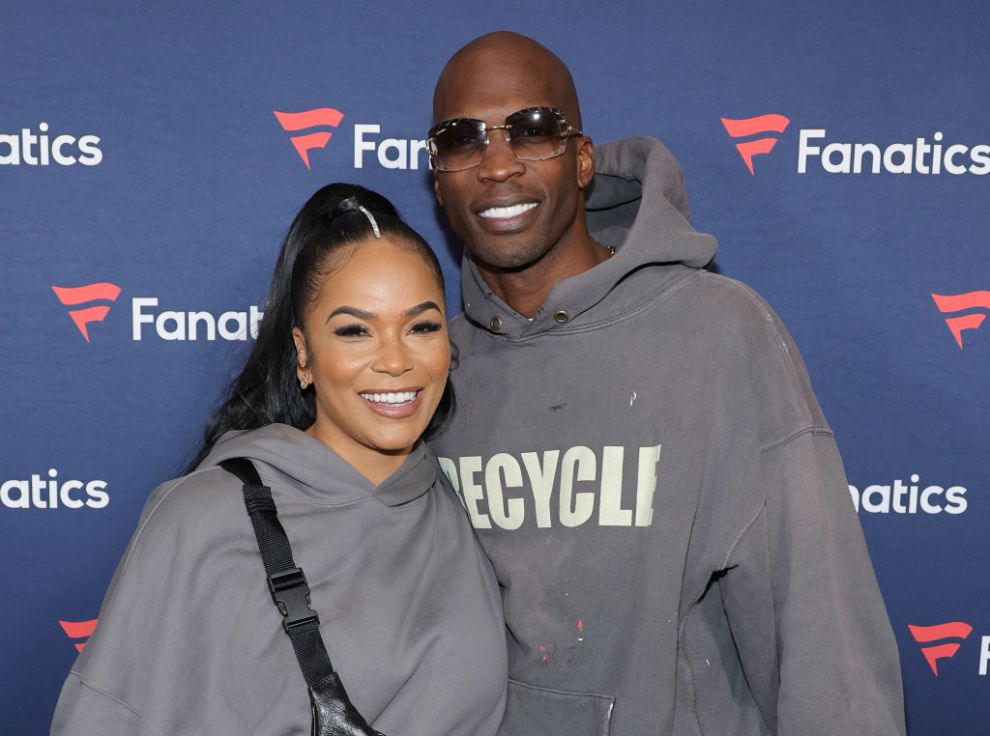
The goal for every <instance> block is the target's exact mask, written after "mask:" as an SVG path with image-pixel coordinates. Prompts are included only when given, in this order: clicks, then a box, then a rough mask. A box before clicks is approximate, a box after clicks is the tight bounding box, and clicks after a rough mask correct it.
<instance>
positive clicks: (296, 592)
mask: <svg viewBox="0 0 990 736" xmlns="http://www.w3.org/2000/svg"><path fill="white" fill-rule="evenodd" d="M268 590H269V591H271V594H272V600H273V601H275V605H276V606H278V610H279V612H280V613H281V614H282V627H283V628H284V629H285V631H286V633H289V632H290V630H291V629H294V628H296V627H297V626H302V625H303V624H307V623H309V622H311V621H315V622H316V623H317V624H319V623H320V617H319V616H318V615H317V614H316V611H314V610H313V609H312V608H311V607H310V605H309V585H308V584H307V583H306V574H305V573H304V572H303V571H302V570H301V569H300V568H298V567H292V568H289V569H288V570H283V571H282V572H276V573H272V574H271V575H269V576H268Z"/></svg>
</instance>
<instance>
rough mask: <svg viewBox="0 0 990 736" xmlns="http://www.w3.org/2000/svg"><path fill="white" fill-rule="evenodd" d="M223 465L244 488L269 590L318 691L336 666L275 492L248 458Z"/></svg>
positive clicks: (304, 669)
mask: <svg viewBox="0 0 990 736" xmlns="http://www.w3.org/2000/svg"><path fill="white" fill-rule="evenodd" d="M220 467H222V468H223V469H224V470H226V471H227V472H229V473H233V474H234V475H236V476H237V477H238V478H240V479H241V482H242V483H243V484H244V489H243V490H244V503H245V505H246V506H247V512H248V515H249V516H250V517H251V526H253V527H254V536H255V538H256V539H257V540H258V548H259V549H260V550H261V560H262V562H264V564H265V572H266V573H267V575H268V590H269V592H270V593H271V594H272V600H273V601H274V602H275V605H276V606H277V607H278V610H279V613H281V614H282V628H284V629H285V633H287V634H288V635H289V639H290V640H291V641H292V648H293V649H294V650H295V652H296V659H297V660H299V667H300V668H301V669H302V673H303V677H304V678H305V679H306V684H307V685H308V686H309V687H310V688H315V687H318V686H319V685H320V683H321V682H323V681H325V680H326V679H328V678H330V677H333V676H334V675H335V673H334V670H333V664H332V663H331V662H330V655H329V654H327V648H326V645H324V643H323V637H322V636H320V617H319V616H318V615H317V613H316V611H314V610H313V609H312V608H311V607H310V599H309V585H308V583H307V582H306V575H305V573H303V571H302V569H300V568H299V567H297V566H296V563H295V561H294V560H293V559H292V547H291V546H290V545H289V538H288V537H287V536H286V534H285V529H283V528H282V523H281V522H280V521H279V520H278V509H277V508H276V507H275V501H274V499H272V491H271V489H270V488H269V487H268V486H266V485H264V484H262V482H261V477H260V476H259V475H258V471H257V470H256V469H255V467H254V465H253V464H252V463H251V461H250V460H248V459H246V458H243V457H238V458H232V459H230V460H224V461H223V462H221V463H220Z"/></svg>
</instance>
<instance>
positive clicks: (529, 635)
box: [434, 138, 904, 736]
mask: <svg viewBox="0 0 990 736" xmlns="http://www.w3.org/2000/svg"><path fill="white" fill-rule="evenodd" d="M596 167H597V174H596V176H595V179H594V182H593V185H592V188H591V191H590V193H589V196H588V197H587V211H588V220H589V226H590V228H591V230H592V232H593V234H594V235H595V237H596V238H597V239H598V241H599V242H601V243H604V244H607V245H614V246H615V247H616V249H617V252H616V253H615V255H614V256H613V257H612V258H611V259H609V260H607V261H605V262H604V263H602V264H600V265H598V266H596V267H595V268H593V269H591V270H590V271H587V272H585V273H582V274H580V275H578V276H576V277H573V278H570V279H567V280H565V281H562V282H561V283H559V284H557V285H556V286H555V287H554V289H553V291H552V292H551V293H550V296H549V297H548V299H547V301H546V303H545V304H544V305H543V307H542V308H541V309H540V310H539V312H538V313H537V314H536V316H535V318H534V319H532V320H529V319H527V318H525V317H523V316H522V315H520V314H517V313H516V312H514V311H513V310H512V309H511V308H510V307H509V306H508V305H507V304H505V303H504V302H502V301H501V300H500V299H499V298H498V297H497V296H495V295H494V294H493V293H492V292H491V290H490V289H488V288H487V286H486V285H485V284H484V282H483V281H482V279H481V277H480V275H479V273H478V270H477V269H476V268H475V266H474V265H473V264H472V263H471V261H470V260H469V259H468V260H466V261H465V263H464V270H463V291H464V302H465V314H464V315H462V316H460V317H458V318H457V319H456V320H455V321H454V323H453V326H452V331H451V334H452V339H453V340H454V342H455V343H456V344H457V345H458V346H459V348H460V364H459V366H458V367H457V369H456V370H455V371H454V373H453V376H454V380H455V382H456V385H457V392H458V399H459V411H458V414H457V416H456V418H455V419H454V421H453V422H452V423H451V425H450V426H449V429H448V431H447V432H446V433H444V434H443V435H442V436H441V437H440V438H439V440H438V441H437V442H436V443H435V444H434V449H435V450H436V451H437V454H438V455H439V456H440V462H441V466H442V467H443V468H444V471H445V472H446V473H447V474H448V475H449V476H450V478H451V480H452V482H453V484H454V486H455V488H456V490H457V491H458V492H459V493H460V494H461V496H462V498H463V499H464V503H465V505H466V506H467V508H468V511H469V513H470V515H471V518H472V522H473V524H474V526H475V527H476V529H477V530H478V534H479V538H480V539H481V542H482V545H483V546H484V547H485V549H486V551H487V552H488V554H489V556H490V557H491V559H492V560H493V562H494V564H495V570H496V574H497V575H498V578H499V581H500V582H501V584H502V585H503V586H504V589H503V603H504V607H505V618H506V624H507V626H508V630H509V673H510V677H511V678H512V680H513V682H511V683H510V690H509V704H508V710H507V715H506V721H505V724H504V726H503V729H502V733H503V734H506V735H507V736H517V735H518V736H555V735H557V734H560V735H561V736H564V735H565V734H566V735H567V736H592V735H595V736H604V735H605V734H611V736H646V735H647V734H650V735H655V734H676V735H677V736H688V735H691V736H698V735H699V734H704V735H705V736H715V735H719V736H755V735H757V734H759V735H764V734H780V735H781V736H818V735H821V736H825V735H826V734H827V735H828V736H887V735H894V734H903V733H904V716H903V699H902V690H901V679H900V668H899V663H898V655H897V649H896V645H895V642H894V638H893V634H892V632H891V628H890V624H889V621H888V619H887V616H886V612H885V610H884V604H883V601H882V599H881V597H880V593H879V590H878V588H877V583H876V579H875V577H874V573H873V569H872V566H871V564H870V559H869V556H868V553H867V549H866V546H865V544H864V540H863V534H862V531H861V529H860V526H859V523H858V520H857V518H856V514H855V510H854V508H853V504H852V503H851V501H850V498H849V491H848V486H847V483H846V479H845V477H844V473H843V469H842V464H841V461H840V459H839V455H838V452H837V451H836V446H835V442H834V440H833V436H832V432H831V430H830V429H829V427H828V424H827V423H826V421H825V418H824V417H823V416H822V412H821V409H820V408H819V406H818V403H817V401H816V400H815V397H814V394H813V393H812V390H811V386H810V384H809V381H808V376H807V373H806V371H805V368H804V365H803V364H802V362H801V358H800V356H799V354H798V351H797V348H796V347H795V345H794V343H793V342H792V340H791V338H790V336H789V335H788V333H787V331H786V330H785V329H784V327H783V325H782V324H781V323H780V321H779V319H778V318H777V316H776V315H775V314H774V313H773V311H772V310H771V309H770V308H769V307H768V306H767V305H766V303H765V302H764V301H763V300H762V299H760V297H759V296H757V295H756V294H755V293H754V292H753V291H752V290H750V289H749V288H747V287H746V286H744V285H742V284H740V283H738V282H736V281H733V280H731V279H728V278H724V277H722V276H719V275H716V274H714V273H710V272H708V271H706V270H704V268H703V267H704V266H705V265H706V264H707V263H708V262H709V261H710V260H711V258H712V256H713V255H714V252H715V247H716V246H715V241H714V239H713V238H711V237H710V236H707V235H702V234H699V233H697V232H695V231H694V230H693V229H692V228H691V226H690V224H689V222H688V217H689V213H688V206H687V200H686V195H685V192H684V187H683V182H682V177H681V173H680V169H679V167H678V165H677V163H676V161H675V160H674V159H673V157H672V156H671V155H670V153H669V151H668V150H667V149H666V148H665V147H664V146H663V145H662V144H661V143H659V142H658V141H655V140H652V139H648V138H632V139H628V140H624V141H619V142H616V143H612V144H607V145H604V146H601V147H599V148H598V150H597V152H596ZM495 318H497V319H495Z"/></svg>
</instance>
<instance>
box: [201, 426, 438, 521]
mask: <svg viewBox="0 0 990 736" xmlns="http://www.w3.org/2000/svg"><path fill="white" fill-rule="evenodd" d="M234 457H245V458H247V459H248V460H251V461H253V462H254V463H255V465H256V467H257V468H258V473H259V474H260V475H261V476H262V478H264V479H265V481H266V482H274V483H285V484H286V485H287V486H288V487H289V489H290V490H292V491H294V492H296V494H297V495H302V496H305V497H306V498H308V499H310V500H312V501H316V502H317V503H321V504H344V503H352V502H354V501H360V500H364V499H367V498H369V497H370V498H372V499H374V500H376V501H378V502H379V503H382V504H384V505H385V506H401V505H402V504H405V503H409V502H410V501H413V500H415V499H416V498H419V497H420V496H422V495H423V494H424V493H426V492H427V491H429V490H430V488H432V487H433V485H434V483H435V482H436V479H437V470H436V463H435V462H433V461H432V458H431V456H430V455H429V453H428V451H427V449H426V445H425V443H423V442H419V443H417V445H416V447H414V448H413V450H412V452H411V453H410V454H409V456H408V457H407V458H406V459H405V461H404V462H403V463H402V465H400V466H399V467H398V469H396V471H395V472H394V473H392V475H390V476H389V477H388V478H386V479H385V480H384V481H382V482H381V484H379V485H378V486H375V485H374V484H373V483H372V482H371V481H369V480H368V479H367V478H365V477H364V476H363V475H361V474H360V473H359V472H358V471H357V470H355V469H354V467H353V466H351V465H350V464H349V463H348V462H347V461H346V460H344V459H343V458H342V457H340V455H338V454H337V453H335V452H334V451H333V450H331V449H330V448H329V447H327V446H326V445H324V444H323V443H322V442H320V441H319V440H318V439H316V438H315V437H311V436H310V435H308V434H306V433H305V432H303V431H301V430H298V429H296V428H295V427H290V426H289V425H287V424H269V425H267V426H265V427H261V428H260V429H252V430H244V431H233V432H227V433H226V434H224V435H223V437H221V438H220V440H219V441H218V442H217V444H216V445H214V447H213V450H212V451H211V452H210V454H209V456H208V457H207V458H206V459H205V460H204V461H203V463H202V464H201V465H200V467H208V466H212V465H219V464H220V462H221V461H223V460H227V459H229V458H234Z"/></svg>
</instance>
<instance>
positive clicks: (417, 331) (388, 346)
mask: <svg viewBox="0 0 990 736" xmlns="http://www.w3.org/2000/svg"><path fill="white" fill-rule="evenodd" d="M395 243H396V240H395V239H394V238H389V237H388V236H385V237H383V238H381V239H380V240H367V241H364V242H362V243H359V244H357V245H356V246H353V247H352V248H350V249H349V250H350V251H351V252H347V251H345V252H343V253H342V259H341V265H339V266H338V267H336V268H333V270H331V271H329V273H327V274H326V275H325V276H324V277H323V282H322V284H321V285H320V289H319V293H318V294H317V296H316V298H315V300H314V301H313V302H312V303H311V304H310V305H309V309H308V311H307V313H306V315H305V317H304V319H303V327H304V330H300V329H299V328H298V327H296V328H295V329H293V338H294V340H295V345H296V349H297V354H296V357H297V359H298V365H299V368H298V371H297V373H298V376H299V378H300V379H302V380H304V381H306V382H307V383H312V384H313V389H314V391H315V392H316V421H315V422H314V423H313V426H312V427H310V428H309V429H308V430H307V432H308V433H309V434H311V435H313V436H315V437H316V438H318V439H319V440H321V441H322V442H323V443H324V444H326V445H327V446H328V447H330V449H332V450H333V451H334V452H336V453H337V454H338V455H340V456H341V457H342V458H344V459H345V460H347V461H348V462H349V463H350V464H351V465H353V466H354V468H355V469H357V470H358V471H359V472H360V473H361V474H362V475H364V476H365V477H366V478H368V479H369V480H371V481H372V482H373V483H375V484H378V483H380V482H381V481H383V480H384V479H385V478H387V477H388V476H389V475H391V474H392V472H394V471H395V470H396V468H398V467H399V465H401V464H402V461H403V460H404V459H405V456H406V455H408V454H409V452H410V451H411V450H412V447H413V445H414V444H415V443H416V441H417V440H418V439H419V437H420V435H422V434H423V430H425V429H426V425H427V424H428V423H429V421H430V418H431V417H432V416H433V413H434V411H436V408H437V404H438V403H439V402H440V397H441V396H442V395H443V390H444V387H445V385H446V383H447V371H448V369H449V368H450V341H449V340H448V337H447V320H446V314H445V311H444V302H443V289H442V288H441V287H440V284H439V283H437V280H436V278H435V277H434V276H433V274H432V273H431V272H430V270H429V268H428V267H427V265H426V263H425V262H424V260H423V258H422V256H420V255H419V254H418V253H415V252H414V251H412V250H410V249H408V247H405V244H404V243H400V245H402V246H404V247H397V246H396V245H395Z"/></svg>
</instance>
